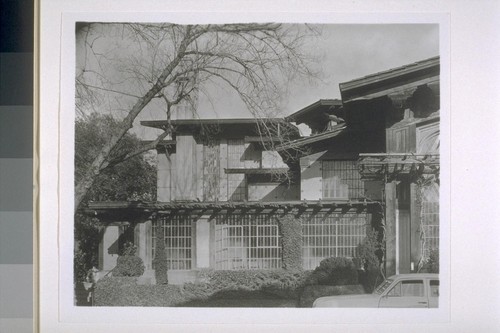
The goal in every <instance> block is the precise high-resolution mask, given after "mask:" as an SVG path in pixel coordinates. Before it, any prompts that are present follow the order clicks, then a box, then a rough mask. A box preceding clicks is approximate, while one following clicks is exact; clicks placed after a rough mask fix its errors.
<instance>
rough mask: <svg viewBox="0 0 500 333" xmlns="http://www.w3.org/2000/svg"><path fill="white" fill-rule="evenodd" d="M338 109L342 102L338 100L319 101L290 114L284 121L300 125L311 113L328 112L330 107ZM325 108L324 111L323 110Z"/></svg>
mask: <svg viewBox="0 0 500 333" xmlns="http://www.w3.org/2000/svg"><path fill="white" fill-rule="evenodd" d="M335 106H337V107H340V106H342V101H341V100H339V99H320V100H319V101H317V102H314V103H312V104H310V105H308V106H306V107H304V108H302V109H300V110H299V111H297V112H294V113H292V114H291V115H288V116H286V117H285V120H286V121H291V122H297V124H301V123H303V122H304V120H303V117H304V116H307V115H309V114H310V113H311V112H314V113H316V112H318V111H320V112H321V111H323V110H328V109H329V108H331V107H335ZM325 107H326V109H325Z"/></svg>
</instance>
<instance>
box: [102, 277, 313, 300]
mask: <svg viewBox="0 0 500 333" xmlns="http://www.w3.org/2000/svg"><path fill="white" fill-rule="evenodd" d="M309 274H310V272H306V271H301V272H292V271H286V270H269V271H268V270H241V271H215V270H203V271H200V280H201V282H198V283H186V284H184V286H183V287H182V286H174V285H138V284H137V282H136V278H131V277H106V278H103V279H101V280H99V281H98V282H97V285H96V288H95V299H94V304H95V305H97V306H180V305H182V304H184V303H187V302H191V301H196V300H200V301H203V300H207V299H209V298H211V297H236V298H237V297H238V296H239V295H242V294H245V293H248V292H251V291H262V292H263V293H266V294H269V295H273V297H277V298H293V299H298V297H299V295H300V293H301V291H302V288H303V287H304V285H305V281H306V280H307V278H308V276H309Z"/></svg>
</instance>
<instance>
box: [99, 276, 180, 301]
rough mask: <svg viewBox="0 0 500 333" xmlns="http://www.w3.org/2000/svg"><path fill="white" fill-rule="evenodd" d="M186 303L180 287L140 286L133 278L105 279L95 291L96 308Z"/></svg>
mask: <svg viewBox="0 0 500 333" xmlns="http://www.w3.org/2000/svg"><path fill="white" fill-rule="evenodd" d="M184 301H185V296H184V295H183V294H182V290H181V288H180V287H179V286H171V285H138V284H137V282H136V279H135V278H133V277H105V278H103V279H101V280H99V281H98V282H97V284H96V287H95V291H94V305H96V306H175V305H177V304H180V303H182V302H184Z"/></svg>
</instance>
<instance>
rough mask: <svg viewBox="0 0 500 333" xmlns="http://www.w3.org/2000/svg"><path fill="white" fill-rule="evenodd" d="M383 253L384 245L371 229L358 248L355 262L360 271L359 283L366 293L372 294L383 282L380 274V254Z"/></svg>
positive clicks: (376, 233)
mask: <svg viewBox="0 0 500 333" xmlns="http://www.w3.org/2000/svg"><path fill="white" fill-rule="evenodd" d="M381 251H382V243H381V242H380V240H379V235H378V232H376V231H375V230H374V229H371V230H370V231H369V232H368V234H367V236H366V237H365V239H363V242H361V243H360V244H359V245H358V246H357V247H356V258H354V261H355V262H356V265H357V266H358V268H359V269H360V272H359V282H360V283H361V284H362V285H363V287H364V288H365V291H366V292H369V293H370V292H372V291H373V290H374V289H375V287H377V285H378V284H379V283H380V282H382V281H383V278H382V274H381V273H380V259H379V254H381Z"/></svg>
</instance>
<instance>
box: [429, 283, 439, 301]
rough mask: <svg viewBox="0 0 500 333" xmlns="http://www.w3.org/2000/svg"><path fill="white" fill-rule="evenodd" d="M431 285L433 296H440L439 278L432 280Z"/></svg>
mask: <svg viewBox="0 0 500 333" xmlns="http://www.w3.org/2000/svg"><path fill="white" fill-rule="evenodd" d="M430 285H431V297H438V296H439V280H431V281H430Z"/></svg>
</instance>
